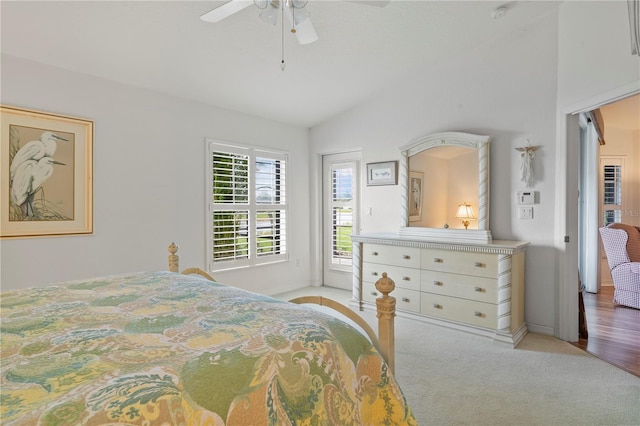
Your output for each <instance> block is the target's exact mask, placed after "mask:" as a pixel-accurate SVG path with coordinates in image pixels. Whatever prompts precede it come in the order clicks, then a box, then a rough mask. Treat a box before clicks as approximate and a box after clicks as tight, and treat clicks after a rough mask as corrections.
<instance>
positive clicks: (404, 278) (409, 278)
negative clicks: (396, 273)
mask: <svg viewBox="0 0 640 426" xmlns="http://www.w3.org/2000/svg"><path fill="white" fill-rule="evenodd" d="M402 281H411V277H402Z"/></svg>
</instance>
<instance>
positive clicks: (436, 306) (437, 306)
mask: <svg viewBox="0 0 640 426" xmlns="http://www.w3.org/2000/svg"><path fill="white" fill-rule="evenodd" d="M433 307H434V308H436V309H442V305H439V304H437V303H434V304H433Z"/></svg>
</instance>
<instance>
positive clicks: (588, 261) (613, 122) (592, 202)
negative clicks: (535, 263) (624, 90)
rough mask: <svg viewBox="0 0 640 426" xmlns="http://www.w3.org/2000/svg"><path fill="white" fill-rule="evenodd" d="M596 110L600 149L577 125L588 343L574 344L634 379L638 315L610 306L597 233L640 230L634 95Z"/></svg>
mask: <svg viewBox="0 0 640 426" xmlns="http://www.w3.org/2000/svg"><path fill="white" fill-rule="evenodd" d="M599 109H600V112H601V113H602V125H603V128H604V131H603V132H602V133H603V135H602V136H603V139H604V144H598V143H597V141H596V140H595V139H596V138H594V137H593V136H589V134H590V132H593V128H592V127H590V126H589V123H587V121H586V120H584V118H583V117H582V114H581V120H580V141H581V144H580V148H581V153H580V154H581V155H580V167H579V170H580V172H579V173H580V179H579V181H580V186H579V188H580V197H579V198H580V202H579V212H578V216H579V223H580V233H579V241H580V244H579V248H578V256H579V265H580V275H581V278H582V279H583V284H584V287H585V288H584V289H585V291H586V292H587V293H583V295H584V303H585V306H586V309H585V313H586V323H587V325H588V328H589V330H588V338H586V339H582V338H581V339H579V340H578V342H577V343H575V345H576V346H578V347H580V348H581V349H584V350H585V351H587V352H589V353H591V354H593V355H595V356H597V357H599V358H601V359H603V360H605V361H607V362H609V363H611V364H613V365H616V366H618V367H620V368H622V369H624V370H626V371H629V372H631V373H632V374H635V375H639V376H640V363H639V362H638V360H639V359H640V358H638V357H639V356H640V339H638V337H640V328H639V327H638V325H637V324H638V322H637V319H638V318H640V311H638V310H636V309H633V308H628V307H624V306H616V304H614V303H613V290H614V288H613V287H612V284H613V283H612V281H611V275H610V272H609V266H608V262H607V259H606V256H605V255H604V251H603V248H602V244H601V241H600V238H599V232H598V228H599V227H601V226H606V225H608V224H609V223H613V222H622V223H627V224H630V225H635V226H640V167H638V165H640V119H639V118H638V117H640V95H638V94H636V95H633V96H629V97H627V98H624V99H621V100H617V101H615V102H611V103H607V104H605V105H602V106H600V107H599ZM594 153H595V155H594ZM632 165H635V166H632ZM593 235H596V236H597V238H596V239H594V238H592V237H593ZM598 267H599V268H600V271H599V272H597V270H598ZM586 279H588V280H590V281H589V282H585V281H586Z"/></svg>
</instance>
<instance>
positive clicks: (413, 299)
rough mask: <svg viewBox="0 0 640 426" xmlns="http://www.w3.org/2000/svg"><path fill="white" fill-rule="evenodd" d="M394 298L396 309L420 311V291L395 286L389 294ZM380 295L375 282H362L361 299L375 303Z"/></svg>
mask: <svg viewBox="0 0 640 426" xmlns="http://www.w3.org/2000/svg"><path fill="white" fill-rule="evenodd" d="M390 296H393V297H395V298H396V309H397V310H402V311H409V312H416V313H419V312H420V292H419V291H416V290H408V289H405V288H397V287H396V289H395V290H393V291H392V292H391V294H390ZM378 297H382V293H380V292H379V291H378V290H377V289H376V286H375V284H373V283H363V284H362V300H364V301H365V302H369V303H376V299H377V298H378Z"/></svg>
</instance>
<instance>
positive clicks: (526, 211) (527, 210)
mask: <svg viewBox="0 0 640 426" xmlns="http://www.w3.org/2000/svg"><path fill="white" fill-rule="evenodd" d="M518 219H533V207H518Z"/></svg>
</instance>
